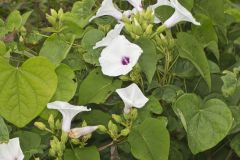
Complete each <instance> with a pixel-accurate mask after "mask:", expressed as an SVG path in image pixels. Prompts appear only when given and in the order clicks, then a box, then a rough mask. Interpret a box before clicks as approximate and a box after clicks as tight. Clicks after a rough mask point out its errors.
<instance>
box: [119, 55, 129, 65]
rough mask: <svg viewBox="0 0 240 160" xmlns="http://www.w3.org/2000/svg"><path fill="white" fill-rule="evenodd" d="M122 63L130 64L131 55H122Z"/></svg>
mask: <svg viewBox="0 0 240 160" xmlns="http://www.w3.org/2000/svg"><path fill="white" fill-rule="evenodd" d="M121 62H122V65H128V64H129V63H130V58H129V57H126V56H124V57H122V61H121Z"/></svg>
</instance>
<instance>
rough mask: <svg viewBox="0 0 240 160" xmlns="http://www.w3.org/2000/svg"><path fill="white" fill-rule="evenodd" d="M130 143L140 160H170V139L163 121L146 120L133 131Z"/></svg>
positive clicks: (132, 150)
mask: <svg viewBox="0 0 240 160" xmlns="http://www.w3.org/2000/svg"><path fill="white" fill-rule="evenodd" d="M128 142H129V143H130V145H131V152H132V154H133V156H134V157H135V158H137V159H139V160H168V154H169V147H170V137H169V133H168V130H167V129H166V124H165V121H163V120H158V119H153V118H149V119H146V120H145V121H143V123H142V124H141V125H139V126H137V127H136V128H134V129H133V130H132V131H131V133H130V135H129V137H128Z"/></svg>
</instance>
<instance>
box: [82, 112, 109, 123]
mask: <svg viewBox="0 0 240 160" xmlns="http://www.w3.org/2000/svg"><path fill="white" fill-rule="evenodd" d="M80 116H81V118H82V119H84V120H85V121H86V122H87V124H88V125H91V126H95V125H107V124H108V122H109V120H111V116H110V115H109V114H108V113H106V112H103V111H101V110H97V109H93V110H92V111H91V112H83V113H81V115H80Z"/></svg>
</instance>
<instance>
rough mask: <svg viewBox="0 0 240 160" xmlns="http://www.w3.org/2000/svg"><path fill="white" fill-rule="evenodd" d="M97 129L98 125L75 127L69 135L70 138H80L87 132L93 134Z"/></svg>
mask: <svg viewBox="0 0 240 160" xmlns="http://www.w3.org/2000/svg"><path fill="white" fill-rule="evenodd" d="M97 129H98V126H86V127H81V128H74V129H71V131H70V132H69V134H68V135H69V137H70V138H79V137H82V136H85V135H87V134H91V133H92V132H94V131H95V130H97Z"/></svg>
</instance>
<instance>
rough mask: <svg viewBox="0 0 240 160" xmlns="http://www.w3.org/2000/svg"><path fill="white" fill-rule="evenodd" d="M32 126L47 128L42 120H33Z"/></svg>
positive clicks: (41, 128)
mask: <svg viewBox="0 0 240 160" xmlns="http://www.w3.org/2000/svg"><path fill="white" fill-rule="evenodd" d="M34 126H35V127H37V128H38V129H40V130H43V131H44V130H45V129H46V128H47V127H46V125H45V124H44V123H42V122H35V123H34Z"/></svg>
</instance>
